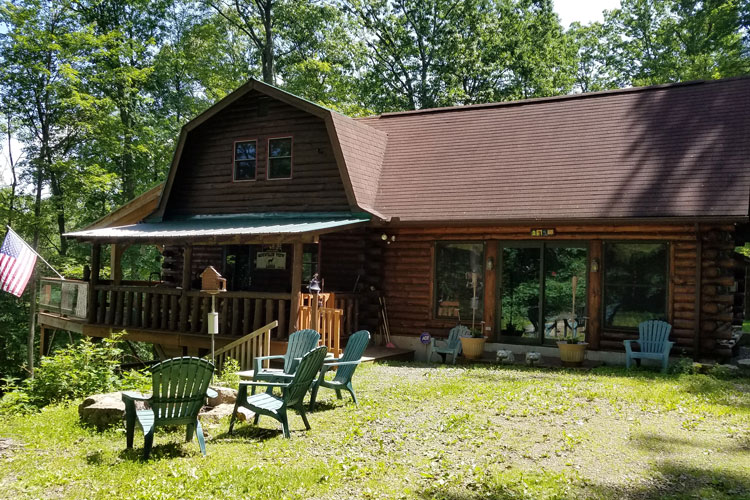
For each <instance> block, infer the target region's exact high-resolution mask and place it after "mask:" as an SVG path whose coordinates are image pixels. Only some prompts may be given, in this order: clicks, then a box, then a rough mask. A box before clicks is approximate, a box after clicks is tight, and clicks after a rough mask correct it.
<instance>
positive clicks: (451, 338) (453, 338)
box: [448, 325, 471, 349]
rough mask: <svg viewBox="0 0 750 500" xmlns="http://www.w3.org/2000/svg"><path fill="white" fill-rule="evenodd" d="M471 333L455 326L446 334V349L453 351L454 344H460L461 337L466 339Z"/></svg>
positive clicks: (467, 329) (462, 327) (466, 328)
mask: <svg viewBox="0 0 750 500" xmlns="http://www.w3.org/2000/svg"><path fill="white" fill-rule="evenodd" d="M470 334H471V331H470V330H469V328H468V327H466V326H464V325H456V326H454V327H453V328H451V331H450V332H448V347H449V348H451V349H454V348H455V347H456V344H460V343H461V337H468V336H469V335H470Z"/></svg>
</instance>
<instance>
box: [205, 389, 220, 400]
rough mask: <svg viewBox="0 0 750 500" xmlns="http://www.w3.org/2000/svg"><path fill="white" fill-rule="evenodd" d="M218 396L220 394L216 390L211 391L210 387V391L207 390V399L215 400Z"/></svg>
mask: <svg viewBox="0 0 750 500" xmlns="http://www.w3.org/2000/svg"><path fill="white" fill-rule="evenodd" d="M218 395H219V393H218V392H216V391H215V390H213V389H211V388H210V387H209V388H208V389H206V397H209V398H215V397H216V396H218Z"/></svg>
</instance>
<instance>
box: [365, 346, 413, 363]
mask: <svg viewBox="0 0 750 500" xmlns="http://www.w3.org/2000/svg"><path fill="white" fill-rule="evenodd" d="M362 361H363V362H365V363H367V362H373V363H377V362H378V361H414V351H412V350H409V349H398V348H395V349H388V348H387V347H383V346H372V347H368V348H367V349H365V354H364V355H363V356H362Z"/></svg>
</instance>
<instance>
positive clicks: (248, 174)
mask: <svg viewBox="0 0 750 500" xmlns="http://www.w3.org/2000/svg"><path fill="white" fill-rule="evenodd" d="M256 153H257V144H256V141H239V142H235V143H234V180H235V181H254V180H255V167H256V164H257V161H256Z"/></svg>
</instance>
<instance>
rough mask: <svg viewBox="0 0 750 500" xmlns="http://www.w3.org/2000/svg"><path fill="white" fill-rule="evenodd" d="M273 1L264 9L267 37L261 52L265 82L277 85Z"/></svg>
mask: <svg viewBox="0 0 750 500" xmlns="http://www.w3.org/2000/svg"><path fill="white" fill-rule="evenodd" d="M272 6H273V0H268V1H267V2H266V3H265V5H264V8H263V12H262V14H263V28H264V31H265V35H266V40H265V45H264V47H263V51H262V52H261V64H262V66H263V81H264V82H265V83H267V84H269V85H275V83H276V79H275V78H274V74H273V20H272V18H271V8H272Z"/></svg>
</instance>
